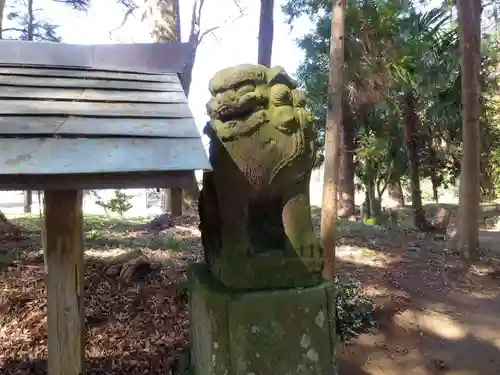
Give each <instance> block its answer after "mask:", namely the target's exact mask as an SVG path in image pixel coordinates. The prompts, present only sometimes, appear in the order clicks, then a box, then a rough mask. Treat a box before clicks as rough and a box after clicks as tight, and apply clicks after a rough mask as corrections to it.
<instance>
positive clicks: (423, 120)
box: [283, 0, 500, 198]
mask: <svg viewBox="0 0 500 375" xmlns="http://www.w3.org/2000/svg"><path fill="white" fill-rule="evenodd" d="M331 9H332V2H331V1H328V0H288V1H287V2H286V4H285V5H284V6H283V11H284V13H285V14H286V16H287V17H288V18H287V20H288V22H289V23H290V25H292V22H294V20H295V19H297V18H300V17H306V18H309V20H310V21H311V22H312V24H313V25H314V26H313V28H312V30H311V32H309V33H308V34H306V35H304V36H303V37H302V38H300V39H299V41H298V45H299V47H300V48H301V49H302V50H303V51H304V54H305V58H304V61H303V62H302V63H301V64H300V66H299V68H298V70H297V77H298V81H299V84H300V85H301V86H302V88H303V89H304V90H305V91H306V92H307V95H308V99H309V105H310V107H311V109H312V112H313V116H314V120H315V122H314V126H315V127H316V129H317V130H318V132H319V133H320V134H321V135H322V137H321V139H320V142H319V146H320V147H322V145H323V135H324V125H325V115H326V103H327V99H326V98H327V88H328V72H329V68H330V59H329V43H330V34H331ZM422 9H425V11H424V10H422ZM453 17H454V15H453V13H452V12H450V8H449V5H448V4H445V5H444V6H442V7H434V8H433V7H432V5H429V6H428V7H422V6H421V4H420V2H417V1H401V0H374V1H369V2H367V1H361V0H348V6H347V10H346V15H345V19H346V20H345V39H344V49H345V68H344V83H345V88H344V101H345V103H344V107H343V123H344V126H347V127H350V128H351V129H353V130H354V134H355V139H354V143H355V150H354V160H355V167H356V171H355V174H356V176H357V177H358V178H359V180H360V181H361V182H362V184H363V185H364V186H365V187H368V186H372V188H371V189H374V191H375V192H376V193H383V192H384V190H385V187H386V186H387V182H388V181H396V180H400V181H402V182H404V181H405V180H406V179H407V178H408V170H407V164H408V157H407V151H406V150H407V146H406V143H405V133H404V123H405V119H404V117H403V112H402V104H401V97H402V94H404V93H408V92H410V93H411V94H412V96H413V97H414V98H415V99H416V111H417V115H418V120H419V122H420V124H419V126H420V128H419V129H418V135H417V139H416V140H415V141H416V142H417V146H418V147H417V148H418V151H419V154H418V159H419V164H420V168H419V172H420V177H422V178H430V179H431V180H433V182H434V185H435V186H436V188H439V187H444V188H447V187H448V186H449V185H450V184H455V183H456V182H457V179H458V176H459V175H460V158H461V148H462V136H461V127H462V117H461V104H462V103H461V101H462V100H461V83H460V59H459V56H460V50H459V42H458V30H457V27H456V24H455V22H454V18H453ZM499 41H500V38H499V35H498V32H496V31H492V32H490V33H489V34H485V35H484V37H483V54H484V58H483V61H482V67H483V71H482V90H483V97H482V99H483V103H484V108H485V112H484V115H483V116H482V118H481V129H482V132H481V146H482V147H481V150H482V155H481V163H482V164H481V166H482V171H483V173H482V180H481V187H482V193H483V196H484V197H486V198H492V197H494V196H495V190H496V186H497V184H499V183H500V164H499V162H500V156H499V155H496V154H495V150H498V149H500V130H499V129H500V126H499V122H498V118H497V116H496V113H497V112H498V109H500V108H499V106H498V104H497V103H496V102H497V101H498V99H497V96H498V87H497V78H496V74H493V73H496V72H497V67H498V48H497V46H498V42H499ZM322 154H323V150H322V149H320V150H319V155H320V157H322ZM319 161H320V162H321V161H322V160H321V159H319ZM498 187H499V188H500V186H498ZM378 195H380V194H378Z"/></svg>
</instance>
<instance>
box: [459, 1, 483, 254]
mask: <svg viewBox="0 0 500 375" xmlns="http://www.w3.org/2000/svg"><path fill="white" fill-rule="evenodd" d="M457 8H458V21H459V28H460V50H461V56H462V121H463V122H462V139H463V152H462V163H461V173H460V198H459V212H458V227H457V239H456V241H454V244H453V245H454V247H455V248H456V250H459V251H460V253H461V254H462V256H463V257H464V258H465V259H473V258H477V256H478V231H479V199H480V196H479V195H480V189H479V183H480V165H479V164H480V161H479V159H480V158H479V151H480V150H479V116H480V111H481V109H480V85H479V75H480V70H481V11H482V7H481V1H480V0H458V3H457Z"/></svg>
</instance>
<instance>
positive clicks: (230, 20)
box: [198, 0, 246, 44]
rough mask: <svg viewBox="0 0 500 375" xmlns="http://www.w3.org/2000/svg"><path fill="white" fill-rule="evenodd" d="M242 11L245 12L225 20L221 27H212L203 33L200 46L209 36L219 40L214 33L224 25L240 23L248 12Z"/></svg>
mask: <svg viewBox="0 0 500 375" xmlns="http://www.w3.org/2000/svg"><path fill="white" fill-rule="evenodd" d="M235 1H237V0H235ZM242 11H243V12H242V13H240V14H239V15H238V16H237V17H229V18H227V19H225V20H224V21H222V22H221V23H220V24H219V25H217V26H214V27H211V28H209V29H207V30H205V31H203V32H202V33H201V34H200V36H199V37H198V44H200V43H201V41H202V40H203V38H204V37H205V36H207V35H208V34H212V35H213V36H214V37H215V38H216V39H218V38H217V36H216V35H215V33H214V31H216V30H218V29H220V28H221V27H223V26H224V25H227V24H232V23H235V22H237V21H239V20H240V19H241V18H243V17H245V16H246V10H245V9H242Z"/></svg>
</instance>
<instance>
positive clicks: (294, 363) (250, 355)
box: [189, 264, 336, 375]
mask: <svg viewBox="0 0 500 375" xmlns="http://www.w3.org/2000/svg"><path fill="white" fill-rule="evenodd" d="M189 282H190V288H191V290H190V291H191V301H190V303H191V305H190V312H191V325H192V335H191V350H192V354H191V364H192V370H193V375H252V374H254V375H335V374H336V371H335V362H334V353H335V350H334V347H335V343H336V339H335V327H334V322H335V313H334V311H335V310H334V309H335V289H334V285H333V284H332V283H322V284H320V285H316V286H314V287H310V288H293V289H284V290H274V291H252V292H241V291H234V290H231V289H228V288H226V287H224V286H223V285H222V284H221V283H220V282H219V281H218V280H217V279H216V278H215V277H214V276H212V275H211V274H210V272H209V270H208V268H207V267H206V266H205V265H202V264H195V265H193V266H191V267H190V269H189Z"/></svg>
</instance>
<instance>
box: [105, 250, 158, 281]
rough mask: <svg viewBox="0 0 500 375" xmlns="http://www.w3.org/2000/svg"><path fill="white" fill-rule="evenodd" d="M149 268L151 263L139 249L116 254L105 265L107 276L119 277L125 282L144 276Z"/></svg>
mask: <svg viewBox="0 0 500 375" xmlns="http://www.w3.org/2000/svg"><path fill="white" fill-rule="evenodd" d="M150 270H151V263H150V262H149V259H148V258H147V257H146V255H144V253H143V252H142V251H141V250H134V251H131V252H129V253H124V254H121V255H118V256H117V257H115V258H113V260H112V261H111V262H110V263H109V264H108V265H107V266H106V267H105V273H106V275H107V276H111V277H119V278H120V280H122V281H123V282H125V283H127V284H128V283H130V282H132V281H137V280H139V279H142V278H144V277H145V276H146V275H147V274H148V273H149V271H150Z"/></svg>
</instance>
